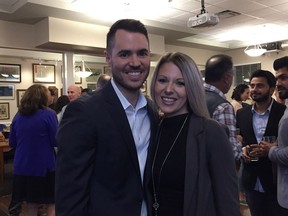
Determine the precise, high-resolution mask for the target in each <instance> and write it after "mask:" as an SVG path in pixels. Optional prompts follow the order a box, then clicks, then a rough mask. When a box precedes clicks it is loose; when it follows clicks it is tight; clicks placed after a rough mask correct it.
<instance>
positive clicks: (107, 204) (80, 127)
mask: <svg viewBox="0 0 288 216" xmlns="http://www.w3.org/2000/svg"><path fill="white" fill-rule="evenodd" d="M147 109H148V115H149V118H150V121H151V138H150V145H149V148H148V155H147V162H146V167H145V173H144V184H143V185H142V181H141V176H140V169H139V163H138V158H137V152H136V147H135V143H134V139H133V135H132V132H131V129H130V126H129V122H128V119H127V117H126V113H125V111H124V109H123V107H122V105H121V102H120V100H119V99H118V97H117V95H116V93H115V91H114V89H113V87H112V85H111V82H109V83H108V84H107V85H106V86H105V87H104V88H103V89H102V90H101V91H99V92H97V93H96V94H94V95H92V96H90V97H85V98H80V99H77V100H76V101H73V102H71V103H70V104H69V105H68V106H67V109H66V110H65V113H64V116H63V119H62V120H61V123H60V126H59V131H58V133H57V137H56V139H57V142H58V155H57V167H56V215H57V216H64V215H65V216H84V215H85V216H89V215H90V216H95V215H103V216H104V215H105V216H115V215H127V216H129V215H131V216H132V215H133V216H134V215H140V211H141V204H142V200H143V199H144V200H145V199H146V197H147V194H146V193H147V191H148V190H147V182H148V181H147V180H149V179H150V177H151V167H150V164H151V160H152V159H151V158H152V155H151V148H152V147H153V146H152V143H153V139H154V137H155V132H156V126H157V121H158V113H157V111H156V110H154V109H152V106H151V104H150V102H149V104H148V106H147Z"/></svg>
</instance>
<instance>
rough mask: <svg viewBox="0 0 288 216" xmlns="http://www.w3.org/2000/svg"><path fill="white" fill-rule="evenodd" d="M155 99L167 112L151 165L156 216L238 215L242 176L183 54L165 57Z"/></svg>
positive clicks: (197, 75) (154, 83)
mask: <svg viewBox="0 0 288 216" xmlns="http://www.w3.org/2000/svg"><path fill="white" fill-rule="evenodd" d="M151 96H152V99H153V100H154V101H155V102H156V104H157V106H158V107H159V109H160V110H161V111H162V112H163V113H164V117H163V120H162V122H161V124H160V128H159V132H158V137H157V142H156V151H155V156H154V160H153V164H152V180H151V188H152V194H153V201H152V202H151V205H152V206H151V207H152V210H153V211H154V215H155V216H156V215H157V216H175V215H177V216H191V215H193V216H239V215H240V209H239V200H238V190H237V176H236V170H235V162H234V156H233V153H232V148H231V144H230V143H229V140H228V137H227V134H226V132H225V130H224V128H223V127H221V126H220V124H219V123H217V122H216V121H213V120H210V119H209V114H208V111H207V105H206V101H205V94H204V88H203V81H202V77H201V75H200V72H199V70H198V68H197V66H196V64H195V63H194V61H193V60H192V59H191V58H190V57H189V56H187V55H185V54H182V53H168V54H166V55H165V56H163V57H162V58H161V59H160V61H159V63H158V65H157V67H156V69H155V72H154V74H153V78H152V81H151Z"/></svg>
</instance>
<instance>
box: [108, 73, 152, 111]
mask: <svg viewBox="0 0 288 216" xmlns="http://www.w3.org/2000/svg"><path fill="white" fill-rule="evenodd" d="M111 84H112V87H113V89H114V91H115V93H116V95H117V97H118V98H119V100H120V102H121V104H122V107H123V109H124V110H126V109H127V108H129V107H133V106H132V105H131V103H130V102H129V101H128V100H127V99H126V98H125V96H124V95H123V94H122V92H121V91H120V90H119V88H118V87H117V85H116V84H115V82H114V79H113V78H112V79H111ZM139 91H140V90H139ZM146 105H147V100H146V98H145V96H144V94H143V93H142V92H140V94H139V97H138V101H137V104H136V107H135V109H141V108H143V107H145V106H146Z"/></svg>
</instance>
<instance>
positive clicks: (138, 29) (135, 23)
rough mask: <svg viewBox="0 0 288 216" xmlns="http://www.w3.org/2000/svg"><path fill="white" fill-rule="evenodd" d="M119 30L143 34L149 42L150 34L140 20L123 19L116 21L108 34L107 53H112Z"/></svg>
mask: <svg viewBox="0 0 288 216" xmlns="http://www.w3.org/2000/svg"><path fill="white" fill-rule="evenodd" d="M119 29H123V30H125V31H128V32H135V33H141V34H143V35H145V37H146V38H147V40H148V42H149V38H148V32H147V29H146V27H145V25H144V24H143V23H141V22H140V21H139V20H134V19H121V20H118V21H116V22H115V23H114V24H113V25H112V26H111V27H110V30H109V32H108V33H107V38H106V49H107V52H111V50H112V48H113V46H114V38H115V34H116V31H117V30H119Z"/></svg>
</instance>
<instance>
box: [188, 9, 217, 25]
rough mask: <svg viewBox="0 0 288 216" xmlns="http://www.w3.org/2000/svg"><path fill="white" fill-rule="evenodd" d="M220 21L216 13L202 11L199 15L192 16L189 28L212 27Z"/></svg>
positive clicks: (189, 20)
mask: <svg viewBox="0 0 288 216" xmlns="http://www.w3.org/2000/svg"><path fill="white" fill-rule="evenodd" d="M217 23H219V17H218V16H217V15H215V14H208V13H202V14H198V15H197V16H194V17H190V18H189V19H188V21H187V26H188V27H189V28H202V27H210V26H214V25H216V24H217Z"/></svg>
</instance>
